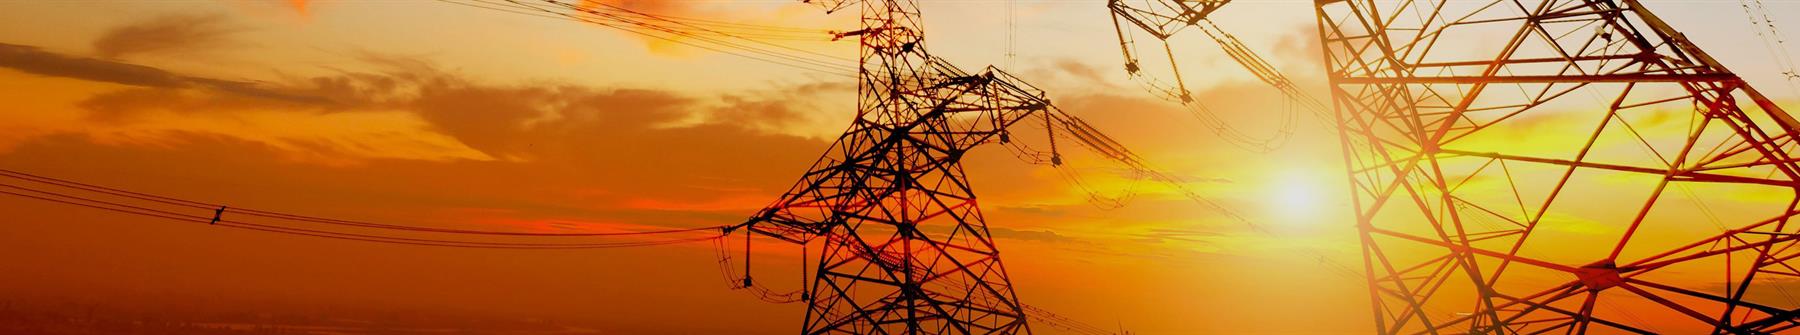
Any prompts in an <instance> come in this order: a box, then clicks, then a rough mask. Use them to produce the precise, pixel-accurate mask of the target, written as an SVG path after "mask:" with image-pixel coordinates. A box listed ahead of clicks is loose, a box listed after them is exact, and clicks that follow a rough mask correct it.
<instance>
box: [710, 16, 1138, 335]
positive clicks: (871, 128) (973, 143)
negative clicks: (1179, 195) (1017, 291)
mask: <svg viewBox="0 0 1800 335" xmlns="http://www.w3.org/2000/svg"><path fill="white" fill-rule="evenodd" d="M820 4H821V5H823V6H825V7H826V8H828V9H830V10H836V9H839V8H842V7H847V6H851V5H860V7H861V10H862V21H861V22H862V27H860V29H858V30H855V31H849V32H842V33H839V37H840V38H856V39H858V40H859V41H860V43H861V60H862V61H861V70H860V75H859V76H858V79H859V81H858V83H857V84H858V85H857V86H858V88H857V92H858V94H859V96H858V100H857V106H858V110H857V117H856V120H855V121H854V123H853V124H852V125H851V127H850V129H849V130H848V131H847V132H845V133H844V135H843V136H842V137H839V138H838V140H837V141H836V142H835V143H833V144H832V145H831V147H830V149H829V150H827V151H826V153H825V155H824V156H823V157H821V158H820V159H819V161H818V162H816V163H814V164H813V167H812V168H811V170H810V171H809V172H807V173H806V174H805V175H804V176H802V177H801V179H800V182H799V183H797V184H796V185H794V187H793V188H792V189H791V190H789V191H788V192H787V193H786V194H785V195H783V196H782V197H781V198H780V199H778V200H776V201H775V202H774V203H773V204H772V205H770V206H769V207H768V208H766V209H764V210H763V211H762V212H761V213H759V214H757V215H756V216H754V217H752V218H750V220H749V221H748V222H747V223H746V224H745V227H746V228H747V229H749V230H750V231H752V232H756V233H759V234H762V235H767V236H772V237H775V238H779V239H783V240H786V241H789V242H796V243H806V241H809V240H814V239H818V240H822V241H824V242H823V243H822V244H823V246H824V248H823V249H824V250H823V251H822V252H821V254H820V255H819V256H818V258H817V260H816V261H817V264H816V269H817V272H815V275H814V277H812V278H811V281H812V282H811V284H810V285H808V288H807V294H806V295H805V299H804V300H805V302H806V303H807V311H806V319H805V325H804V331H803V333H805V334H825V333H844V334H1017V333H1029V332H1030V329H1029V327H1027V326H1026V321H1025V312H1024V308H1023V307H1022V305H1021V304H1020V303H1019V301H1018V299H1016V298H1015V296H1014V294H1013V287H1012V283H1011V280H1010V278H1008V277H1007V273H1006V270H1005V268H1004V267H1003V266H1002V265H1001V261H1000V254H999V251H998V249H996V248H995V246H994V241H993V239H992V236H991V235H990V234H989V231H988V228H987V224H986V222H985V219H984V218H983V216H982V213H981V209H980V206H978V205H977V201H976V196H975V191H974V190H973V189H972V187H971V185H970V183H969V181H968V179H967V177H966V175H965V174H964V172H963V169H962V164H961V161H962V158H963V157H964V155H965V154H966V153H967V152H969V150H971V149H973V148H975V147H977V146H980V145H983V144H988V143H995V142H1007V141H1009V139H1010V138H1009V133H1008V128H1009V127H1013V126H1015V125H1017V124H1019V123H1020V122H1024V121H1028V120H1029V121H1032V122H1033V123H1036V122H1043V123H1042V124H1044V125H1046V126H1047V127H1049V128H1050V129H1063V130H1067V131H1072V132H1075V133H1076V134H1070V135H1068V136H1069V137H1070V138H1072V139H1074V140H1076V141H1078V142H1081V143H1077V144H1079V145H1083V146H1088V147H1090V148H1095V149H1096V150H1100V151H1101V152H1102V154H1107V155H1113V154H1127V155H1128V153H1126V152H1124V151H1122V150H1121V149H1119V148H1113V147H1108V146H1109V145H1112V144H1113V143H1111V142H1110V140H1109V139H1105V138H1104V137H1103V136H1098V134H1097V133H1090V131H1091V129H1088V128H1086V125H1085V124H1082V123H1080V121H1079V120H1075V119H1073V118H1070V117H1068V116H1067V115H1064V114H1061V113H1060V112H1059V111H1057V110H1055V109H1053V108H1052V107H1051V106H1050V104H1049V101H1048V100H1047V99H1045V98H1044V94H1043V92H1040V91H1038V90H1037V89H1035V88H1032V87H1031V86H1029V85H1026V84H1023V83H1022V82H1020V81H1019V80H1018V79H1016V78H1013V77H1012V76H1010V75H1007V74H1005V73H1003V72H1000V71H999V70H997V69H994V68H992V67H989V68H987V69H986V70H984V71H982V72H979V73H973V74H971V73H966V72H964V71H962V70H959V69H957V68H956V67H954V66H952V65H950V64H949V63H948V62H945V61H943V60H941V59H938V58H936V57H932V56H931V55H930V54H929V53H927V52H926V48H925V43H924V30H923V29H922V28H921V25H920V16H919V9H918V5H917V4H916V3H915V2H914V1H901V0H888V1H875V0H866V1H860V2H857V1H851V2H841V1H840V2H834V1H826V2H822V3H820ZM1042 131H1044V130H1043V129H1039V130H1038V132H1042ZM1052 136H1055V135H1052ZM1053 143H1054V142H1053ZM1053 155H1054V154H1053ZM1119 157H1125V156H1119ZM1059 159H1060V158H1059V157H1055V156H1052V157H1050V160H1052V161H1057V160H1059Z"/></svg>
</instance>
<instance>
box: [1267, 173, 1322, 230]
mask: <svg viewBox="0 0 1800 335" xmlns="http://www.w3.org/2000/svg"><path fill="white" fill-rule="evenodd" d="M1320 187H1321V186H1320V185H1319V182H1318V180H1316V178H1312V176H1311V175H1308V174H1304V173H1296V172H1288V173H1284V174H1282V175H1281V176H1280V177H1278V178H1277V179H1275V180H1274V181H1273V182H1272V183H1271V187H1270V189H1269V192H1268V193H1269V200H1268V201H1269V210H1270V211H1272V212H1273V214H1274V216H1275V217H1277V218H1280V219H1282V220H1284V221H1288V222H1308V221H1312V220H1313V219H1317V218H1318V217H1319V212H1321V211H1322V210H1323V208H1322V204H1323V202H1324V198H1323V197H1324V195H1323V192H1321V191H1320Z"/></svg>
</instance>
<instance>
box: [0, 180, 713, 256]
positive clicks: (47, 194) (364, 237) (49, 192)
mask: <svg viewBox="0 0 1800 335" xmlns="http://www.w3.org/2000/svg"><path fill="white" fill-rule="evenodd" d="M0 177H5V178H11V179H15V180H20V181H25V182H27V183H22V184H13V183H0V194H4V195H10V196H14V197H20V198H27V199H33V200H39V201H47V202H54V203H60V204H65V205H72V206H79V207H85V208H90V209H99V210H105V211H111V212H116V213H122V214H130V215H137V216H143V217H150V218H158V219H165V220H171V221H178V222H187V223H200V224H209V225H215V226H222V227H228V228H237V229H246V230H254V231H262V232H270V233H279V234H288V235H300V236H310V237H321V238H331V239H340V240H352V241H363V242H375V243H388V244H403V245H419V246H439V247H461V248H486V249H602V248H624V247H643V246H657V245H668V244H678V243H689V242H700V241H706V240H710V239H715V238H718V237H720V236H723V235H724V231H723V228H724V227H723V226H711V227H699V228H682V229H663V230H647V231H630V232H605V233H531V232H512V231H485V230H467V229H448V228H437V227H423V226H408V225H395V224H381V223H373V222H367V221H354V220H341V219H331V218H323V217H317V216H306V215H297V214H287V213H281V212H272V211H263V210H254V209H245V208H235V207H234V208H230V211H229V212H227V211H225V207H224V206H223V205H214V204H208V203H204V202H199V201H192V200H186V199H179V198H173V197H166V196H160V195H154V194H148V193H142V192H135V191H128V190H122V189H117V188H111V187H105V186H99V185H94V184H88V183H81V182H75V181H69V180H63V179H57V178H50V177H45V176H40V175H35V174H28V173H23V172H18V171H13V170H4V169H0ZM32 185H36V186H32ZM45 186H48V187H45ZM108 197H110V198H116V199H107V198H108ZM158 207H174V208H158ZM195 209H200V210H205V211H214V210H217V212H212V213H213V215H211V216H204V215H194V214H187V213H182V212H181V211H184V210H188V211H191V210H195ZM227 216H249V217H254V218H257V219H237V218H228V217H227ZM278 221H279V222H299V223H313V224H323V225H326V226H330V227H339V228H354V229H361V230H365V231H361V232H355V231H340V230H329V229H320V228H307V227H300V226H292V225H284V224H275V223H272V222H278ZM383 232H385V233H383ZM703 232H711V233H709V234H701V235H696V233H703ZM393 233H407V234H413V235H393ZM419 234H423V235H419ZM432 235H436V236H477V235H479V236H507V237H514V238H532V239H534V240H536V239H541V238H574V237H646V236H659V237H658V238H656V239H634V240H624V241H606V242H589V241H583V242H557V243H545V242H537V241H533V242H499V241H484V240H466V239H447V238H442V237H427V236H432ZM682 235H685V236H682Z"/></svg>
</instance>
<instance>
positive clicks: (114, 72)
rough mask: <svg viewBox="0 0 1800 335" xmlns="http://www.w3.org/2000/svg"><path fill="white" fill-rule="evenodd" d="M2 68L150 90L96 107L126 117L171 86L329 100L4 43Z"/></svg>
mask: <svg viewBox="0 0 1800 335" xmlns="http://www.w3.org/2000/svg"><path fill="white" fill-rule="evenodd" d="M0 68H9V69H13V70H18V71H20V72H25V73H30V74H35V75H40V76H48V77H59V78H68V79H77V80H85V81H92V82H101V83H112V84H119V85H127V86H137V87H141V88H146V89H152V90H149V91H144V90H139V91H131V92H127V91H121V92H119V93H117V94H116V96H110V97H96V99H98V100H99V101H94V102H92V103H91V105H93V106H95V107H98V108H101V109H103V111H101V112H100V113H101V114H105V115H108V116H123V115H125V114H128V112H129V110H131V109H132V107H133V106H136V105H139V104H143V103H151V102H158V101H162V100H158V99H150V98H149V96H152V95H162V96H163V97H169V96H170V95H169V94H170V93H171V92H169V91H168V90H186V89H192V90H201V91H211V92H218V93H223V94H226V95H231V96H236V97H239V98H248V99H257V100H266V101H279V102H288V103H301V104H313V105H323V104H327V103H329V101H327V100H324V99H323V98H320V97H316V96H306V95H299V94H293V93H289V92H281V91H278V90H273V89H269V88H266V87H263V85H261V84H258V83H252V82H244V81H233V80H224V79H214V78H204V77H195V76H187V75H182V74H177V73H174V72H170V71H167V70H163V69H161V68H156V67H151V66H144V65H138V64H131V63H124V62H118V61H111V60H103V59H96V58H88V57H77V56H70V55H65V54H60V53H54V52H49V51H45V50H43V49H39V48H37V47H32V46H24V45H16V44H5V43H0Z"/></svg>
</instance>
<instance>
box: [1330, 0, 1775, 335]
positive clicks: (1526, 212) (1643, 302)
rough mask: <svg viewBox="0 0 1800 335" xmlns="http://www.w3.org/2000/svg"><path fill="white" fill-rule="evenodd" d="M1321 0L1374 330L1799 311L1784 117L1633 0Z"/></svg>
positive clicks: (1736, 330)
mask: <svg viewBox="0 0 1800 335" xmlns="http://www.w3.org/2000/svg"><path fill="white" fill-rule="evenodd" d="M1315 9H1316V14H1317V22H1318V26H1319V28H1320V38H1321V39H1322V41H1323V44H1324V49H1325V52H1324V61H1325V64H1326V69H1327V73H1326V74H1327V76H1328V77H1329V80H1330V83H1331V85H1330V89H1331V91H1332V97H1333V99H1332V104H1333V105H1334V107H1335V108H1336V110H1337V111H1338V114H1337V122H1338V128H1339V129H1340V135H1341V140H1342V144H1343V151H1344V154H1345V162H1346V164H1347V165H1348V169H1349V171H1348V172H1349V173H1348V174H1347V176H1348V177H1349V181H1350V184H1351V190H1352V193H1353V194H1352V199H1351V200H1352V201H1353V203H1354V206H1355V208H1356V220H1357V226H1358V228H1359V231H1360V235H1361V236H1360V239H1361V241H1362V245H1363V254H1364V260H1365V262H1364V263H1365V269H1364V270H1365V271H1366V272H1367V273H1368V275H1369V277H1368V289H1369V293H1370V296H1371V298H1372V300H1373V306H1374V309H1373V310H1372V312H1373V316H1374V318H1375V321H1376V326H1377V328H1378V329H1379V330H1380V332H1381V333H1384V334H1403V333H1405V334H1413V333H1475V334H1500V333H1505V334H1538V333H1589V332H1592V333H1604V334H1613V333H1643V334H1649V333H1687V334H1697V333H1713V334H1767V333H1778V332H1793V331H1795V328H1796V327H1800V319H1797V317H1800V301H1796V300H1795V299H1794V296H1793V295H1792V294H1791V293H1789V292H1788V291H1789V290H1791V288H1790V287H1789V286H1793V285H1794V284H1796V283H1800V271H1797V270H1796V267H1795V265H1797V264H1795V263H1796V261H1795V260H1794V259H1795V258H1796V257H1800V248H1796V239H1800V234H1796V233H1800V232H1797V231H1796V228H1797V227H1792V226H1791V225H1790V222H1789V221H1790V219H1791V218H1793V216H1794V214H1796V201H1797V198H1796V194H1797V193H1796V192H1797V191H1800V184H1797V183H1796V180H1800V166H1797V165H1796V163H1795V160H1794V154H1795V150H1796V144H1795V137H1794V134H1795V131H1796V129H1800V124H1797V123H1796V122H1795V121H1794V119H1793V118H1792V117H1790V116H1789V115H1788V114H1787V113H1786V112H1785V111H1783V110H1782V109H1781V108H1780V107H1778V106H1776V105H1775V104H1774V103H1773V102H1771V101H1770V100H1769V99H1767V98H1765V97H1763V95H1762V94H1760V93H1758V92H1757V91H1756V90H1755V89H1753V88H1751V87H1750V86H1749V85H1747V84H1746V83H1745V82H1744V81H1743V80H1742V79H1740V78H1739V77H1738V76H1737V75H1735V74H1733V73H1732V72H1731V71H1729V70H1727V69H1726V68H1725V67H1724V66H1722V65H1720V63H1719V62H1718V61H1716V60H1714V59H1713V58H1712V57H1710V56H1708V55H1707V54H1706V53H1705V52H1704V51H1702V50H1701V49H1700V48H1699V47H1698V46H1696V45H1695V44H1694V43H1693V42H1691V41H1688V40H1687V39H1686V37H1684V36H1683V35H1682V34H1681V33H1680V32H1678V31H1676V30H1675V29H1673V28H1671V27H1670V26H1669V25H1668V24H1666V23H1665V22H1664V21H1662V20H1661V19H1659V18H1658V17H1657V16H1656V15H1655V14H1653V13H1651V12H1650V11H1649V10H1648V9H1646V8H1645V7H1644V6H1643V5H1642V4H1641V3H1639V2H1638V1H1635V0H1619V1H1611V0H1537V1H1525V0H1512V1H1479V2H1477V1H1466V2H1465V1H1456V2H1450V1H1404V2H1400V1H1368V0H1362V1H1319V2H1317V3H1316V6H1315Z"/></svg>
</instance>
